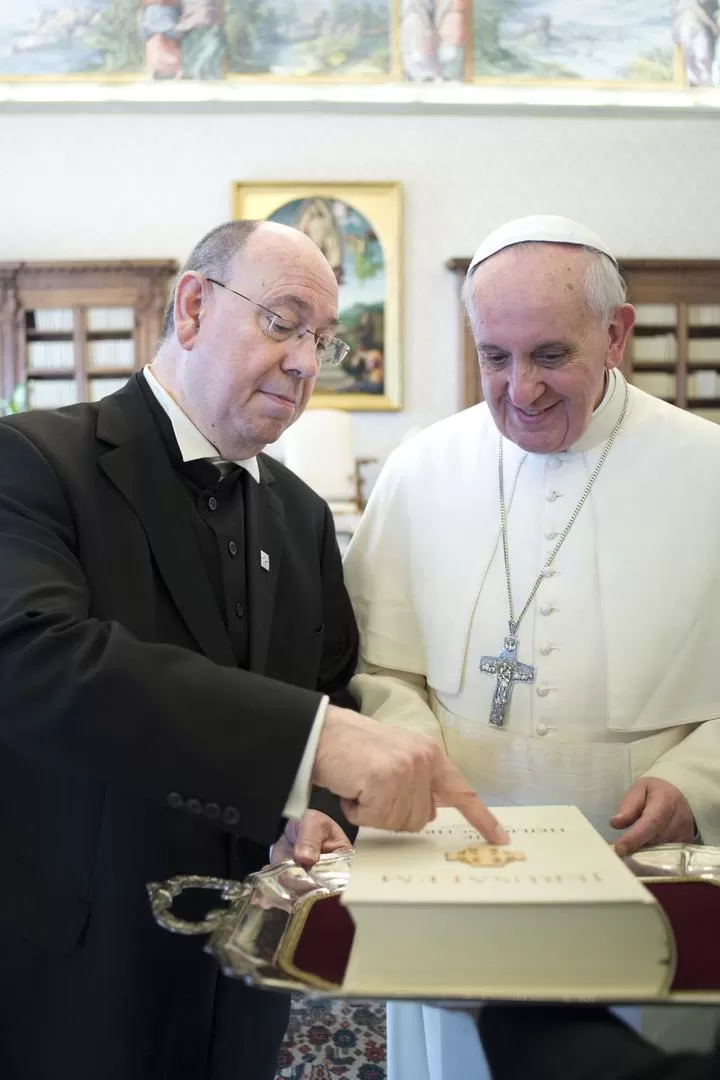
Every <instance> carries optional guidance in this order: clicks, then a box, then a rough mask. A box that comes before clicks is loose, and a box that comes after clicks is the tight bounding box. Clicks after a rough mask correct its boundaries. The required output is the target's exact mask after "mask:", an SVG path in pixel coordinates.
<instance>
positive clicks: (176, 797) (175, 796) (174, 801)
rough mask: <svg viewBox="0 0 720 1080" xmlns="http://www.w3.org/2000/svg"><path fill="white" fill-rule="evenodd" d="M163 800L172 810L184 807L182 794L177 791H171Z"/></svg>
mask: <svg viewBox="0 0 720 1080" xmlns="http://www.w3.org/2000/svg"><path fill="white" fill-rule="evenodd" d="M165 802H166V803H167V804H168V806H169V807H170V808H171V809H172V810H184V809H185V800H184V799H183V797H182V795H181V794H180V793H179V792H177V791H171V792H170V794H169V795H168V797H167V798H166V799H165Z"/></svg>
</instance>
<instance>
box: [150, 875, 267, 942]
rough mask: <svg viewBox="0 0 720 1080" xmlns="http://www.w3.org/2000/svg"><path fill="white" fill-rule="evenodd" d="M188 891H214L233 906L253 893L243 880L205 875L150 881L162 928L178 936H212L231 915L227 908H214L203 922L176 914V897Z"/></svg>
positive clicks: (152, 900) (153, 908)
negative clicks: (174, 906) (227, 916)
mask: <svg viewBox="0 0 720 1080" xmlns="http://www.w3.org/2000/svg"><path fill="white" fill-rule="evenodd" d="M185 889H214V890H215V891H216V892H219V893H220V894H221V898H222V899H223V900H226V901H227V902H228V903H229V904H232V903H234V902H235V901H237V900H240V899H241V898H242V897H243V896H247V895H249V893H250V891H251V890H250V889H249V888H248V886H247V885H245V884H244V883H243V882H242V881H228V880H227V878H216V877H204V876H203V875H202V874H179V875H178V877H174V878H168V880H167V881H163V882H157V881H150V882H148V885H147V891H148V894H149V896H150V906H151V908H152V913H153V915H154V916H155V918H156V919H157V921H158V923H159V924H160V926H163V927H164V928H165V929H166V930H172V932H173V933H175V934H187V935H191V934H209V933H211V931H213V930H214V929H215V928H216V926H217V925H218V923H220V922H222V920H223V919H224V918H225V917H226V915H227V908H212V909H211V910H210V911H208V913H207V915H206V916H205V918H204V919H202V920H201V921H200V922H190V921H189V919H181V918H179V917H178V916H177V915H173V913H172V911H171V908H172V906H173V903H174V901H175V898H176V897H178V896H179V895H180V893H182V892H184V891H185Z"/></svg>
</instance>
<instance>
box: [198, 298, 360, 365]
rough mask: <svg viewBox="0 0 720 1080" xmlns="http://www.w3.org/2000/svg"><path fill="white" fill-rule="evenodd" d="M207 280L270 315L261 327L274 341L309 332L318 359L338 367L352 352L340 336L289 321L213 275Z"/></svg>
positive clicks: (298, 336)
mask: <svg viewBox="0 0 720 1080" xmlns="http://www.w3.org/2000/svg"><path fill="white" fill-rule="evenodd" d="M205 280H206V281H209V282H210V284H211V285H218V286H219V287H220V288H221V289H226V290H227V292H231V293H233V294H234V295H235V296H239V297H240V299H241V300H247V302H248V304H252V306H253V307H254V308H257V309H258V311H261V312H263V314H264V315H266V316H269V317H268V318H266V319H265V320H264V321H263V322H262V323H261V327H262V331H263V333H264V334H266V335H267V337H269V338H271V339H272V340H273V341H289V340H290V338H292V337H297V338H299V339H300V341H302V340H303V338H304V337H305V336H306V335H307V334H312V336H313V337H314V338H315V352H316V355H317V358H318V360H319V361H320V363H321V364H327V365H328V366H332V367H337V365H338V364H342V362H343V360H344V359H345V357H346V356H347V355H348V353H349V352H350V346H349V345H346V344H345V342H344V341H341V340H340V338H336V337H325V336H324V335H323V334H318V333H317V332H316V331H315V330H311V329H310V327H309V326H303V324H302V323H292V322H289V321H288V320H287V319H285V318H283V316H282V315H278V313H277V312H276V311H271V310H270V308H266V307H264V305H263V304H258V303H257V301H256V300H251V299H250V297H249V296H243V294H242V293H239V292H237V290H236V289H231V288H230V286H229V285H224V284H223V283H222V281H216V280H215V278H211V277H209V278H206V279H205Z"/></svg>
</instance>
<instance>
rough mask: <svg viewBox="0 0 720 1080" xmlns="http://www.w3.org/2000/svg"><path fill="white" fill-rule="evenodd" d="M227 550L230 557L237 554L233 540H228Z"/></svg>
mask: <svg viewBox="0 0 720 1080" xmlns="http://www.w3.org/2000/svg"><path fill="white" fill-rule="evenodd" d="M227 549H228V551H229V553H230V554H231V555H232V556H235V555H237V553H238V546H237V544H236V543H235V541H234V540H228V546H227Z"/></svg>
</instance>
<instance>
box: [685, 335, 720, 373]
mask: <svg viewBox="0 0 720 1080" xmlns="http://www.w3.org/2000/svg"><path fill="white" fill-rule="evenodd" d="M688 360H690V361H691V362H692V361H700V362H702V361H705V360H707V361H709V362H710V363H714V364H717V366H718V367H719V368H720V336H719V337H716V338H690V339H689V340H688Z"/></svg>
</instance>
